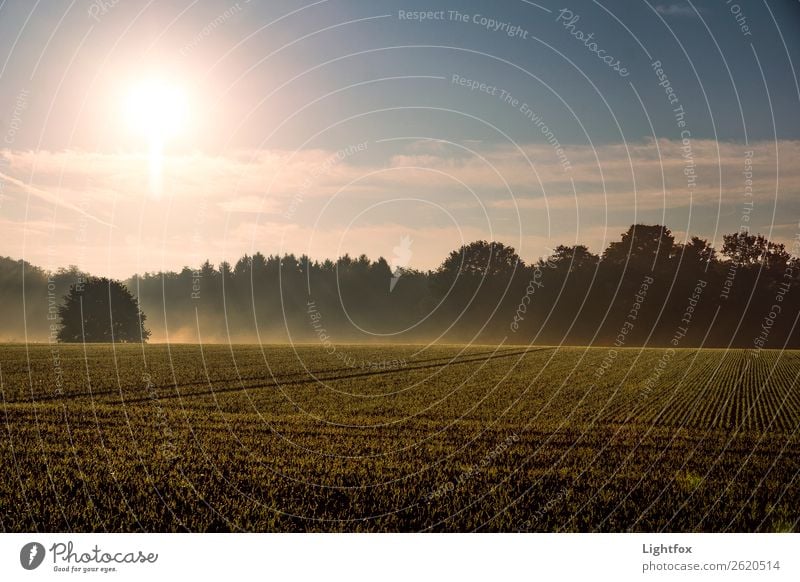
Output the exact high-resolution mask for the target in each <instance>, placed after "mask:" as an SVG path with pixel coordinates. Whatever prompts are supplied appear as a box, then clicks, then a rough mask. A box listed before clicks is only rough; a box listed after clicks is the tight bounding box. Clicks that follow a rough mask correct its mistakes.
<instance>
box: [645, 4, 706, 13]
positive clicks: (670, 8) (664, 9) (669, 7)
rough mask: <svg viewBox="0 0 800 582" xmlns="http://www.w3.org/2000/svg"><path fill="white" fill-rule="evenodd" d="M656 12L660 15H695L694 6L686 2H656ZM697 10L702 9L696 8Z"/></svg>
mask: <svg viewBox="0 0 800 582" xmlns="http://www.w3.org/2000/svg"><path fill="white" fill-rule="evenodd" d="M656 12H658V13H659V14H661V15H662V16H697V13H696V12H695V11H694V8H692V7H691V6H689V5H688V4H658V5H657V6H656ZM697 12H702V10H701V9H700V8H698V9H697Z"/></svg>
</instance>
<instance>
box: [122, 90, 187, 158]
mask: <svg viewBox="0 0 800 582" xmlns="http://www.w3.org/2000/svg"><path fill="white" fill-rule="evenodd" d="M124 114H125V117H126V121H127V123H128V126H129V128H130V129H131V131H133V132H134V133H136V134H138V135H140V136H142V137H144V138H145V139H147V140H148V141H149V143H150V146H151V148H163V147H164V145H165V144H166V142H168V141H169V140H171V139H174V138H176V137H178V136H179V135H180V134H181V132H182V131H184V129H185V127H186V116H187V101H186V93H185V92H184V91H183V89H182V88H181V87H179V86H177V85H174V84H171V83H169V82H167V81H164V80H161V79H150V80H147V81H144V82H141V83H140V84H138V85H136V86H134V87H133V88H132V89H131V90H130V92H129V94H128V96H127V100H126V103H125V112H124Z"/></svg>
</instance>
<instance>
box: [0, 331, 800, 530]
mask: <svg viewBox="0 0 800 582" xmlns="http://www.w3.org/2000/svg"><path fill="white" fill-rule="evenodd" d="M328 352H332V353H328ZM798 373H800V352H794V351H784V352H779V351H768V350H767V351H763V352H761V353H760V354H759V355H757V356H756V354H755V353H753V352H750V351H745V350H733V351H726V350H695V349H686V350H675V351H674V352H670V351H666V350H662V349H644V350H640V349H634V348H630V349H618V350H610V349H609V348H602V347H597V348H563V347H562V348H548V347H530V348H521V347H514V346H504V347H499V348H498V347H496V346H493V347H490V346H470V347H461V346H441V347H433V348H431V347H428V348H423V347H421V346H411V345H409V346H392V347H388V346H375V347H370V346H341V345H337V346H329V348H328V349H327V350H326V349H325V348H324V347H320V346H295V347H291V346H264V347H263V348H262V347H259V346H250V345H243V346H234V347H233V348H231V347H229V346H223V345H213V346H197V345H172V346H165V345H146V346H144V347H142V346H139V345H123V346H120V345H118V346H110V345H96V346H91V347H87V348H84V347H83V346H81V345H54V346H53V347H52V349H51V346H47V345H39V346H27V347H26V346H24V345H5V346H2V347H0V387H1V388H2V408H1V409H0V410H1V412H0V424H1V425H2V426H0V430H1V431H2V432H3V435H2V437H0V463H2V466H3V467H4V479H3V481H2V483H0V528H2V530H3V531H27V530H47V531H49V530H58V531H63V530H72V531H239V530H245V531H421V530H424V531H473V530H478V531H508V532H510V531H629V530H632V531H662V530H663V531H798V530H799V529H800V524H799V523H798V519H799V518H800V479H798V471H800V441H799V440H798V428H800V387H798Z"/></svg>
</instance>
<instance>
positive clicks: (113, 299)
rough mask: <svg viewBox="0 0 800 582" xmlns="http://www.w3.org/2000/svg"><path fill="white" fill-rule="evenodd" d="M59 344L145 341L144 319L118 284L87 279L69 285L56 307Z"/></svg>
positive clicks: (132, 299)
mask: <svg viewBox="0 0 800 582" xmlns="http://www.w3.org/2000/svg"><path fill="white" fill-rule="evenodd" d="M58 315H59V317H60V318H61V329H60V330H59V332H58V341H61V342H92V343H96V342H122V343H126V342H146V341H147V339H148V338H149V337H150V331H149V330H147V329H145V327H144V321H145V319H146V316H145V314H144V313H142V312H141V310H140V309H139V306H138V305H137V303H136V300H135V299H134V298H133V295H131V292H130V291H128V288H127V287H125V285H123V284H122V283H120V282H119V281H114V280H113V279H106V278H98V277H89V278H88V279H86V280H85V281H84V282H83V283H77V284H74V285H71V286H70V290H69V293H68V294H67V295H66V296H65V297H64V304H63V305H60V306H59V308H58Z"/></svg>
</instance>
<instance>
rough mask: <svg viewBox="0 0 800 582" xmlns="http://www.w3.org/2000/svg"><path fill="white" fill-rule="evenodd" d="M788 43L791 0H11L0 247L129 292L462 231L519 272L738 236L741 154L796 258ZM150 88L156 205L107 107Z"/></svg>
mask: <svg viewBox="0 0 800 582" xmlns="http://www.w3.org/2000/svg"><path fill="white" fill-rule="evenodd" d="M401 11H402V13H403V15H408V14H410V13H414V12H416V11H426V12H433V13H434V14H432V15H431V16H433V17H435V19H431V20H426V21H422V22H420V21H418V20H415V19H412V18H409V17H401ZM453 11H457V12H458V13H459V15H460V16H459V17H457V16H456V15H455V13H454V12H453ZM576 17H577V18H576ZM490 20H491V21H492V22H494V23H496V26H495V28H496V30H492V29H491V28H488V27H487V25H488V24H489V21H490ZM512 27H513V28H512ZM798 27H800V2H796V1H788V0H786V1H781V2H770V3H768V4H767V3H764V2H749V1H748V2H744V1H742V2H726V1H725V0H721V1H715V2H695V3H693V4H690V3H688V2H660V3H659V2H645V1H642V2H625V3H624V4H623V3H619V2H615V3H611V2H604V3H598V2H570V3H568V4H561V3H553V2H547V1H543V2H538V3H532V2H525V1H521V0H520V1H508V2H500V3H492V2H475V1H461V2H437V3H431V2H396V1H391V2H390V1H386V0H381V1H377V2H370V3H366V2H356V1H340V0H330V1H327V2H324V1H323V2H288V1H287V2H280V1H279V2H269V3H258V2H246V1H244V0H240V2H238V3H234V2H194V3H192V2H188V1H187V2H159V1H155V2H151V3H141V2H128V1H125V0H120V1H119V2H117V3H114V2H109V1H107V2H105V3H100V2H99V1H97V2H89V1H82V2H78V1H76V2H73V3H71V4H69V3H63V4H61V3H59V4H58V5H57V6H53V5H50V4H46V3H44V2H22V1H10V0H6V1H5V2H3V3H2V4H0V123H1V124H0V135H2V136H3V141H0V183H1V184H2V187H3V191H2V195H3V198H2V201H1V203H0V221H2V223H3V232H4V234H2V235H0V236H2V237H3V238H2V239H0V245H2V246H0V254H7V255H11V256H15V257H20V256H24V257H25V258H27V259H29V260H31V261H33V262H36V263H38V264H44V265H45V266H53V267H55V266H59V265H63V264H70V263H76V264H79V265H80V266H82V267H84V268H88V269H91V270H93V271H95V272H103V273H108V274H112V275H115V276H125V275H128V274H130V273H132V272H134V271H140V272H141V271H144V270H149V271H152V270H156V269H159V268H179V267H180V266H182V265H183V264H195V263H197V262H199V260H202V259H204V258H206V256H208V257H209V258H211V259H212V261H214V262H218V261H219V260H222V259H228V260H235V259H236V258H237V257H238V256H240V255H241V254H242V253H244V252H251V251H252V250H259V249H260V250H263V251H264V252H280V251H290V252H295V253H298V254H299V253H303V252H307V253H309V254H311V255H312V256H315V257H319V258H321V257H324V256H331V255H333V254H336V253H338V252H351V253H360V252H365V253H367V254H368V255H370V256H372V257H377V256H378V255H384V256H385V255H387V254H389V253H390V252H391V249H392V248H393V247H394V246H395V245H397V241H398V240H399V239H400V238H401V237H403V236H406V235H408V236H411V238H412V239H414V240H415V241H416V243H415V244H416V246H415V252H414V257H413V259H412V266H417V267H419V268H429V267H433V266H435V265H436V263H437V262H438V261H439V260H440V259H441V258H442V257H443V256H444V254H446V252H447V251H448V250H450V249H452V248H456V247H457V246H459V244H461V243H462V242H468V241H469V240H472V239H474V238H495V239H500V240H503V241H505V242H508V243H510V244H512V245H514V246H515V247H517V248H518V249H519V250H520V252H521V254H522V256H523V258H525V259H528V260H532V259H535V258H537V257H538V256H541V255H543V254H546V253H547V249H548V248H552V246H555V245H556V244H559V243H561V242H583V243H586V244H589V245H590V246H591V247H592V248H593V249H594V250H595V251H598V252H599V251H600V250H602V248H603V246H604V245H605V244H607V243H608V241H609V240H614V239H616V238H617V237H618V235H619V232H621V230H624V227H625V226H626V225H627V224H630V223H631V222H634V221H644V222H666V223H667V224H668V226H670V227H671V228H672V229H673V230H674V231H675V232H676V234H678V236H679V238H680V237H684V236H687V235H689V234H699V235H702V236H705V237H707V238H709V239H710V240H712V241H714V242H715V243H716V244H718V241H719V239H720V238H721V234H722V233H724V232H731V231H733V230H736V229H737V228H738V227H739V226H740V224H741V221H742V211H741V208H742V203H743V197H742V191H743V188H744V185H743V177H742V171H743V166H744V163H745V162H744V159H745V152H747V151H750V150H753V151H755V152H756V154H755V156H754V174H755V179H756V196H755V209H754V212H753V218H752V221H751V222H750V223H749V224H750V225H752V227H753V228H754V229H755V230H759V231H761V232H765V233H770V234H771V235H772V236H773V237H774V238H777V239H779V240H785V241H787V242H788V241H790V240H792V239H793V237H794V234H795V233H796V232H797V230H798V220H800V204H798V202H797V200H798V197H797V193H798V192H797V188H798V186H799V185H800V177H798V176H797V174H798V171H797V170H796V169H795V168H794V167H793V166H795V165H796V163H795V160H796V159H797V157H796V156H797V153H798V149H800V148H798V144H797V143H796V142H797V141H798V140H800V116H798V115H797V111H798V106H800V91H799V90H798V86H797V72H796V71H795V70H794V67H793V65H794V66H796V65H797V64H798V63H800V50H799V49H800V46H799V43H800V35H798ZM509 30H513V31H514V32H513V34H512V35H509V34H506V31H509ZM590 34H591V35H592V38H591V40H589V41H586V40H585V37H586V36H588V35H590ZM581 38H583V39H584V40H583V41H582V40H580V39H581ZM591 43H594V44H591ZM597 51H603V52H602V53H601V54H602V55H605V56H609V57H613V60H614V61H619V64H620V65H619V66H623V67H624V69H625V70H626V72H627V74H626V75H625V76H623V75H620V73H619V72H618V71H615V70H614V67H612V66H609V65H608V64H606V63H605V62H603V60H601V59H600V58H599V57H598V54H597ZM654 61H660V63H661V67H660V68H661V74H662V76H661V77H660V78H659V77H658V76H657V74H656V71H655V70H654V68H655V67H654V66H653V63H654ZM153 76H155V77H157V78H159V79H162V80H167V81H168V82H170V83H174V84H176V85H177V86H180V87H181V89H182V91H183V92H184V94H185V95H186V110H187V119H188V121H187V123H186V126H185V127H184V129H183V131H182V133H181V134H180V135H178V136H175V138H174V139H171V140H170V142H169V143H168V144H167V147H166V149H165V152H164V154H163V159H162V160H161V161H160V162H159V168H160V172H162V175H161V176H160V178H159V181H160V183H161V185H160V186H159V187H158V188H157V189H154V187H153V186H152V179H151V178H150V177H149V176H148V172H151V170H148V168H152V165H153V164H152V158H148V156H149V155H150V154H148V144H146V143H142V140H141V139H140V136H137V135H135V132H131V131H130V128H129V127H126V122H128V121H130V120H129V119H126V118H127V117H129V116H130V115H129V113H128V112H126V110H125V108H124V106H123V104H124V103H125V100H126V94H127V93H128V92H130V87H132V86H135V84H136V83H137V82H139V80H140V79H143V78H149V77H153ZM665 79H666V80H668V82H669V86H670V88H671V89H672V91H674V97H673V99H676V100H677V101H675V103H673V104H670V102H669V101H668V95H667V93H666V92H665V86H664V81H665ZM459 80H463V81H461V82H458V81H459ZM468 81H469V83H472V82H474V85H475V87H476V88H475V89H473V90H471V89H470V88H469V86H465V83H467V82H468ZM469 83H468V85H469ZM659 83H662V84H661V85H659ZM481 84H483V90H481V88H478V86H479V85H481ZM504 97H507V99H504ZM676 105H679V106H682V107H683V109H684V112H685V116H684V117H681V119H682V120H683V121H684V122H685V124H686V125H684V126H679V125H678V123H677V121H678V119H677V118H676V115H675V111H674V108H675V106H676ZM156 113H158V112H156ZM162 113H163V112H162ZM531 117H533V119H534V120H538V123H539V125H537V124H536V122H535V121H532V119H531ZM128 125H129V124H128ZM542 125H544V126H546V129H548V130H550V132H551V133H547V132H545V131H543V129H542ZM682 131H683V132H684V133H683V134H682ZM686 131H688V133H685V132H686ZM682 136H685V137H686V136H688V139H689V140H690V144H691V148H692V161H693V162H694V164H695V168H696V172H697V183H696V185H695V187H694V188H693V189H690V188H689V186H688V185H687V181H686V176H685V174H684V173H683V172H684V170H685V159H684V158H682V157H681V155H682V150H681V145H682V142H681V138H682ZM362 143H364V144H366V146H365V147H363V148H361V149H360V150H358V151H355V153H352V154H347V155H344V156H342V159H336V161H335V163H330V162H329V160H331V159H332V156H333V157H334V158H335V157H336V153H337V152H342V151H345V150H347V151H349V150H352V149H354V147H355V146H356V145H357V144H362ZM557 147H559V148H561V150H562V152H561V154H562V155H561V157H559V154H558V152H557V151H556V148H557ZM356 149H357V148H356ZM564 159H567V160H568V161H569V169H568V170H565V168H564V167H563V163H562V162H563V161H564ZM573 184H574V190H573ZM156 190H157V191H156ZM198 208H202V209H205V208H207V209H208V211H204V212H198V211H197V209H198ZM198 216H201V218H198ZM198 233H199V234H200V235H201V236H197V235H198Z"/></svg>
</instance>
